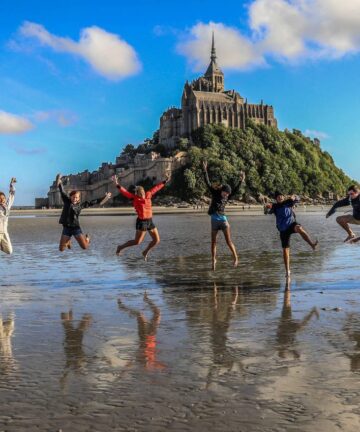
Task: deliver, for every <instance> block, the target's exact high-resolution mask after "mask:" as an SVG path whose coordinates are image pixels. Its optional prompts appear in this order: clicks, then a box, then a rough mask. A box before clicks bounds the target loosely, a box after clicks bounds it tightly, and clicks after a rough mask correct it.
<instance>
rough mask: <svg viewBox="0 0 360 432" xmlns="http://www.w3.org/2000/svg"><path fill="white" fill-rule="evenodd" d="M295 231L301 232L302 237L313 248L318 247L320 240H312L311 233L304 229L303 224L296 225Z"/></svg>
mask: <svg viewBox="0 0 360 432" xmlns="http://www.w3.org/2000/svg"><path fill="white" fill-rule="evenodd" d="M294 231H295V232H296V233H298V234H300V235H301V237H302V238H303V239H304V240H305V241H306V243H308V244H309V245H310V246H311V247H312V249H313V250H315V249H316V247H317V245H318V244H319V242H318V241H317V240H316V241H314V242H313V241H312V240H311V238H310V236H309V234H308V233H307V232H306V231H305V230H304V228H303V227H302V226H300V225H298V226H296V227H295V230H294Z"/></svg>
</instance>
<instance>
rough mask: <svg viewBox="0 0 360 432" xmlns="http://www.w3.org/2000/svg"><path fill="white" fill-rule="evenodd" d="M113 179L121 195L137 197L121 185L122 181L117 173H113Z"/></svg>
mask: <svg viewBox="0 0 360 432" xmlns="http://www.w3.org/2000/svg"><path fill="white" fill-rule="evenodd" d="M111 179H112V181H113V183H114V184H115V186H116V189H117V190H118V191H119V192H120V193H121V195H123V196H124V197H126V198H129V199H134V198H136V195H134V194H132V193H130V192H129V191H128V190H126V189H125V188H124V187H122V186H121V185H120V183H119V178H118V176H117V175H113V176H112V177H111Z"/></svg>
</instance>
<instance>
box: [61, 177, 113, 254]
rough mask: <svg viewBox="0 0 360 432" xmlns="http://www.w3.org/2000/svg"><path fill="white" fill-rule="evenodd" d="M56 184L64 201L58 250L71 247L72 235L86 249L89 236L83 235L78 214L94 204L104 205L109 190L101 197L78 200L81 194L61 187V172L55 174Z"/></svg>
mask: <svg viewBox="0 0 360 432" xmlns="http://www.w3.org/2000/svg"><path fill="white" fill-rule="evenodd" d="M56 186H57V187H58V188H59V190H60V194H61V198H62V200H63V203H64V207H63V209H62V213H61V216H60V220H59V224H61V225H62V226H63V230H62V234H61V238H60V244H59V250H60V252H63V251H64V250H65V249H66V248H68V249H71V237H72V236H74V237H75V238H76V241H77V242H78V243H79V245H80V247H81V248H82V249H87V248H88V247H89V244H90V237H89V236H88V235H87V234H86V235H84V234H83V232H82V230H81V228H80V222H79V216H80V213H81V210H82V209H83V208H87V207H91V206H93V205H95V204H100V205H104V204H105V203H106V201H108V200H109V199H110V198H111V192H108V193H107V194H106V195H105V197H104V198H103V199H99V200H93V201H84V202H83V203H81V202H80V199H81V194H80V192H79V191H77V190H73V191H72V192H70V194H69V195H68V194H67V193H66V192H65V191H64V188H63V185H62V180H61V174H58V175H57V176H56Z"/></svg>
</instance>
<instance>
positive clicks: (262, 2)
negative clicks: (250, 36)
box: [249, 0, 360, 60]
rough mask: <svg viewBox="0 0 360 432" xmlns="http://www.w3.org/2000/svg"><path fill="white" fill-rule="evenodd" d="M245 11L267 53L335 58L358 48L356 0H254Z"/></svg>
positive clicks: (359, 21) (359, 4)
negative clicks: (247, 10)
mask: <svg viewBox="0 0 360 432" xmlns="http://www.w3.org/2000/svg"><path fill="white" fill-rule="evenodd" d="M249 15H250V27H251V29H252V30H253V31H254V32H256V33H257V34H258V35H260V36H261V37H260V40H261V44H262V45H263V49H264V52H266V53H268V54H274V55H279V56H281V57H283V58H285V59H289V60H291V59H297V58H299V57H300V58H301V57H305V58H306V57H310V58H319V57H321V58H322V57H327V58H328V57H331V58H338V57H341V56H343V55H345V54H349V53H355V52H358V51H359V50H360V1H359V0H346V1H343V2H340V1H338V0H292V1H287V0H255V1H254V2H253V3H252V4H251V5H250V8H249Z"/></svg>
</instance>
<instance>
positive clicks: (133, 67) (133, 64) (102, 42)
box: [20, 22, 141, 80]
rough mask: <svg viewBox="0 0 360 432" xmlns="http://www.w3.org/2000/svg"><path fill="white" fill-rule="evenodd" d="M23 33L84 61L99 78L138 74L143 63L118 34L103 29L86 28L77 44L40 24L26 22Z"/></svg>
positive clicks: (21, 30) (120, 77)
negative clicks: (50, 31) (100, 76)
mask: <svg viewBox="0 0 360 432" xmlns="http://www.w3.org/2000/svg"><path fill="white" fill-rule="evenodd" d="M20 34H21V35H22V36H24V37H26V38H34V39H36V40H37V41H38V42H39V43H40V44H41V45H43V46H48V47H51V48H52V49H53V50H54V51H57V52H64V53H70V54H73V55H75V56H78V57H80V58H82V59H83V60H85V61H86V62H87V63H89V64H90V65H91V67H92V68H93V69H94V70H95V71H96V72H97V73H98V74H100V75H102V76H104V77H106V78H108V79H111V80H119V79H122V78H125V77H127V76H131V75H134V74H136V73H138V72H139V71H140V69H141V63H140V61H139V59H138V55H137V53H136V51H135V50H134V48H133V47H132V46H131V45H129V44H128V43H127V42H126V41H124V40H123V39H121V38H120V37H119V36H118V35H116V34H113V33H108V32H106V31H105V30H103V29H101V28H100V27H96V26H93V27H87V28H84V29H82V30H81V33H80V39H79V41H78V42H76V41H73V40H72V39H70V38H65V37H59V36H55V35H53V34H51V33H49V32H48V31H47V30H46V29H45V27H43V26H42V25H40V24H36V23H32V22H25V23H24V24H23V25H22V26H21V27H20Z"/></svg>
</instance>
